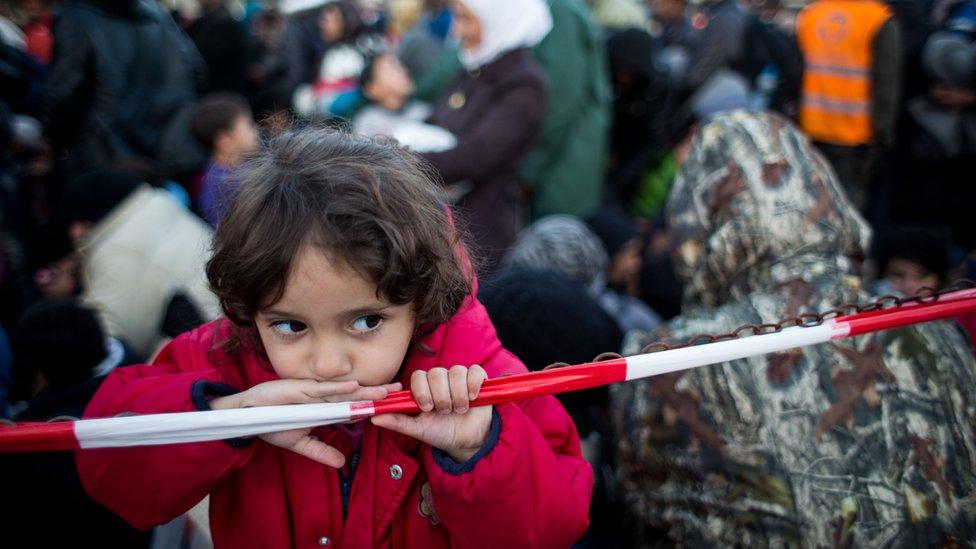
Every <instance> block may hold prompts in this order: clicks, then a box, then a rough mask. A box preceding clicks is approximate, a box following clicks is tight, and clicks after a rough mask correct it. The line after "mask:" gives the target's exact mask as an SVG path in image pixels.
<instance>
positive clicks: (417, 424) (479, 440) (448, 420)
mask: <svg viewBox="0 0 976 549" xmlns="http://www.w3.org/2000/svg"><path fill="white" fill-rule="evenodd" d="M486 379H488V374H486V373H485V370H484V368H482V367H481V366H478V365H474V366H471V367H470V368H466V367H464V366H455V367H453V368H451V369H450V370H447V369H445V368H431V369H430V370H429V371H427V372H423V371H416V372H414V373H413V376H412V377H411V378H410V391H411V392H412V393H413V398H414V399H415V400H416V401H417V404H418V405H420V409H421V410H423V413H421V414H420V415H418V416H416V417H413V416H408V415H405V414H382V415H378V416H374V417H373V418H372V421H373V425H376V426H378V427H384V428H386V429H390V430H391V431H396V432H398V433H402V434H404V435H407V436H409V437H412V438H415V439H417V440H420V441H421V442H425V443H427V444H430V445H431V446H433V447H434V448H438V449H440V450H442V451H444V452H446V453H447V455H449V456H451V458H452V459H454V461H457V462H465V461H467V460H469V459H471V457H472V456H474V455H475V454H476V453H477V452H478V450H480V449H481V447H482V446H483V445H484V443H485V438H486V437H487V436H488V430H489V429H490V428H491V409H492V407H491V406H479V407H477V408H473V409H470V410H469V409H468V403H469V402H470V401H471V400H473V399H474V398H475V397H477V396H478V393H479V392H481V384H482V383H484V382H485V380H486Z"/></svg>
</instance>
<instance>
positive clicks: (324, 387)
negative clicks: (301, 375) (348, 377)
mask: <svg viewBox="0 0 976 549" xmlns="http://www.w3.org/2000/svg"><path fill="white" fill-rule="evenodd" d="M359 388H360V387H359V382H357V381H311V380H309V381H302V382H301V384H300V385H299V387H298V390H299V391H300V392H301V393H302V394H303V395H304V396H306V397H308V399H309V401H310V402H321V401H322V399H323V398H325V397H330V396H336V395H348V394H349V393H353V392H355V391H357V390H358V389H359Z"/></svg>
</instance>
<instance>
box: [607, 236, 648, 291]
mask: <svg viewBox="0 0 976 549" xmlns="http://www.w3.org/2000/svg"><path fill="white" fill-rule="evenodd" d="M640 270H641V242H640V239H637V238H635V239H633V240H631V241H630V242H628V243H627V244H625V245H624V247H623V248H620V250H619V251H617V253H616V254H614V256H613V260H612V261H611V263H610V270H609V272H608V273H607V283H608V284H609V285H610V286H614V287H620V286H626V285H627V284H628V283H629V282H630V281H631V280H633V279H634V277H636V276H637V275H638V274H639V273H640Z"/></svg>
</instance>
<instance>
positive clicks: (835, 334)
mask: <svg viewBox="0 0 976 549" xmlns="http://www.w3.org/2000/svg"><path fill="white" fill-rule="evenodd" d="M848 330H849V328H848V326H847V324H846V323H843V322H840V323H834V322H829V321H828V322H825V323H824V324H821V325H820V326H812V327H809V328H800V327H796V326H794V327H792V328H786V329H785V330H783V331H782V332H776V333H772V334H763V335H757V336H751V337H743V338H741V339H732V340H729V341H719V342H717V343H709V344H707V345H697V346H693V347H684V348H681V349H674V350H671V351H667V352H658V353H649V354H643V355H637V356H632V357H627V381H631V380H634V379H641V378H645V377H650V376H656V375H660V374H667V373H669V372H678V371H681V370H689V369H691V368H697V367H699V366H705V365H707V364H715V363H718V362H728V361H730V360H737V359H740V358H746V357H750V356H757V355H763V354H766V353H775V352H777V351H785V350H786V349H792V348H794V347H803V346H804V345H813V344H815V343H823V342H825V341H830V340H831V339H835V338H839V337H844V336H846V335H847V332H848Z"/></svg>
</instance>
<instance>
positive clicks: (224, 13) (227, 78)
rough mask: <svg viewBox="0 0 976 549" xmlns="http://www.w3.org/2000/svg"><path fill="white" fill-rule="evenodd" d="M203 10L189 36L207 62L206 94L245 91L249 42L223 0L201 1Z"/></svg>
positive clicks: (240, 25)
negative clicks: (208, 73)
mask: <svg viewBox="0 0 976 549" xmlns="http://www.w3.org/2000/svg"><path fill="white" fill-rule="evenodd" d="M200 8H201V9H202V10H203V13H202V15H201V16H200V18H199V19H197V20H196V21H194V23H193V26H191V27H190V30H189V35H190V38H192V39H193V43H194V44H196V46H197V49H198V50H200V55H202V56H203V60H204V61H206V63H207V69H208V70H209V71H210V78H209V79H208V80H207V87H206V92H207V93H213V92H221V91H223V92H232V93H237V94H240V95H245V94H247V91H248V90H247V83H246V80H245V78H246V73H247V68H248V62H249V61H250V53H251V51H250V44H249V43H248V36H247V33H246V32H245V29H244V27H243V25H242V24H241V23H240V22H239V21H237V20H236V19H234V17H233V16H232V15H231V14H230V11H229V10H228V9H227V5H226V4H225V3H224V0H201V2H200Z"/></svg>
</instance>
